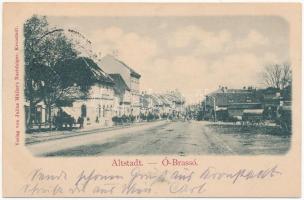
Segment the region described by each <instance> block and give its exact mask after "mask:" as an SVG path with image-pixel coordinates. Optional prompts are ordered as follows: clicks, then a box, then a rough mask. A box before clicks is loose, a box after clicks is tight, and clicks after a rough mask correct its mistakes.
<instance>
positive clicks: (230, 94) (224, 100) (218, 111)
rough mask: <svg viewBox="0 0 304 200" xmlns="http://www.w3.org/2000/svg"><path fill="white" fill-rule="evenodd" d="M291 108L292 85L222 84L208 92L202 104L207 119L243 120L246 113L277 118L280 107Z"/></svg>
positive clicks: (203, 117)
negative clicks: (263, 87)
mask: <svg viewBox="0 0 304 200" xmlns="http://www.w3.org/2000/svg"><path fill="white" fill-rule="evenodd" d="M280 108H281V109H285V110H291V86H288V87H286V88H284V89H277V88H271V87H269V88H266V89H256V88H253V87H247V88H246V87H244V88H243V89H229V88H227V87H223V86H220V87H219V88H218V90H216V91H214V92H212V93H210V94H208V95H207V96H206V97H205V99H204V100H203V101H202V104H201V115H200V116H201V118H202V119H206V120H219V121H228V120H231V119H232V118H236V119H239V120H242V117H243V116H244V114H256V115H261V116H263V118H264V119H275V118H276V116H277V111H278V109H280Z"/></svg>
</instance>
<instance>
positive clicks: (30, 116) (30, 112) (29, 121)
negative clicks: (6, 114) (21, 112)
mask: <svg viewBox="0 0 304 200" xmlns="http://www.w3.org/2000/svg"><path fill="white" fill-rule="evenodd" d="M32 108H33V102H32V101H30V105H29V110H28V113H27V121H26V126H27V127H26V128H27V129H30V128H32Z"/></svg>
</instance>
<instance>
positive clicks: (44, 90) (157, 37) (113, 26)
mask: <svg viewBox="0 0 304 200" xmlns="http://www.w3.org/2000/svg"><path fill="white" fill-rule="evenodd" d="M289 34H290V33H289V24H288V22H287V21H286V20H284V18H282V17H279V16H270V15H269V16H268V15H267V16H266V15H265V16H253V15H250V16H249V15H248V16H246V15H242V16H220V15H219V16H216V15H214V16H157V17H152V16H124V17H119V16H115V17H114V16H107V17H106V16H104V17H94V16H91V17H88V16H75V17H71V16H69V17H67V16H41V15H33V16H31V17H29V18H28V19H27V20H26V21H25V22H24V24H23V38H24V39H23V41H22V42H23V43H24V63H25V71H24V122H25V124H24V127H25V141H24V142H25V145H26V147H27V148H28V150H29V151H30V152H31V153H32V154H33V155H34V156H40V157H62V156H65V157H79V156H106V155H176V156H188V155H227V156H228V155H245V156H247V155H252V156H255V155H284V154H286V153H288V151H289V149H290V148H291V137H292V92H291V91H292V67H293V66H292V63H291V62H290V60H291V59H290V57H291V55H290V49H289V46H290V44H289Z"/></svg>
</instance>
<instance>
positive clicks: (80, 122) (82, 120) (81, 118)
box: [77, 117, 84, 128]
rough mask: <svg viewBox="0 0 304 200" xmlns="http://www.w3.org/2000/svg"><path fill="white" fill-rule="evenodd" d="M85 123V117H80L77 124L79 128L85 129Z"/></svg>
mask: <svg viewBox="0 0 304 200" xmlns="http://www.w3.org/2000/svg"><path fill="white" fill-rule="evenodd" d="M83 122H84V119H83V117H78V119H77V124H79V128H83Z"/></svg>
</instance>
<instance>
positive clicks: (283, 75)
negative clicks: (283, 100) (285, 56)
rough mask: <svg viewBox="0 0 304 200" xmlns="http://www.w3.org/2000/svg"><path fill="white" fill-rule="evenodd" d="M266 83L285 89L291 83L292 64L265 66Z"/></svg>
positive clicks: (269, 85) (264, 78) (264, 77)
mask: <svg viewBox="0 0 304 200" xmlns="http://www.w3.org/2000/svg"><path fill="white" fill-rule="evenodd" d="M263 80H264V83H265V84H266V85H267V86H268V87H274V88H277V89H283V88H285V87H286V86H288V85H289V84H290V83H291V69H290V65H289V64H287V63H284V64H282V65H279V64H273V65H268V66H266V67H265V71H264V73H263Z"/></svg>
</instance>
